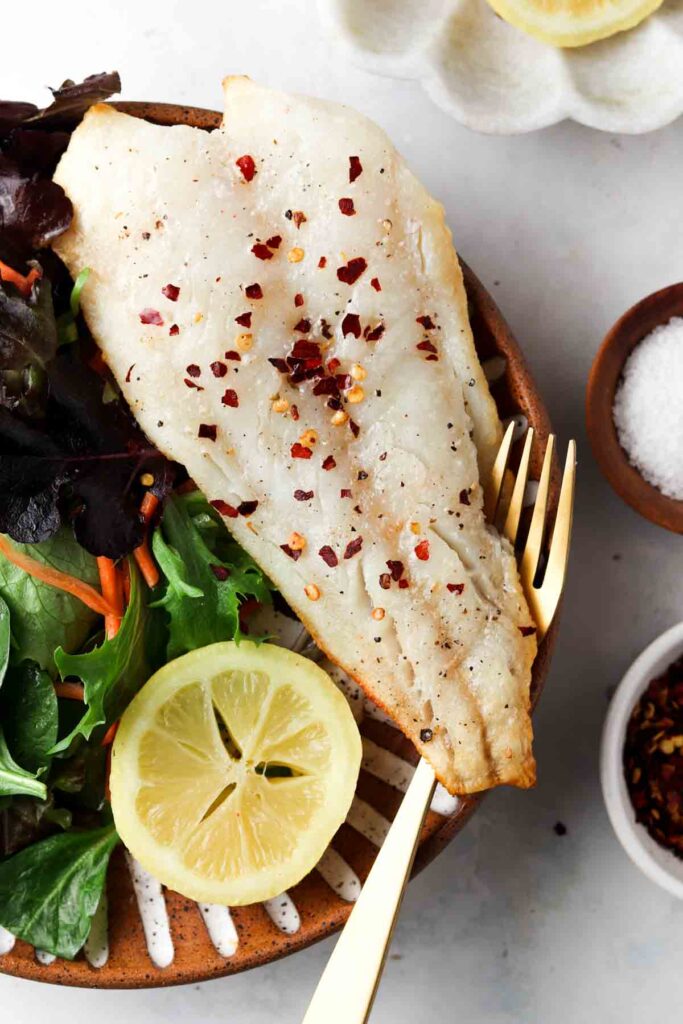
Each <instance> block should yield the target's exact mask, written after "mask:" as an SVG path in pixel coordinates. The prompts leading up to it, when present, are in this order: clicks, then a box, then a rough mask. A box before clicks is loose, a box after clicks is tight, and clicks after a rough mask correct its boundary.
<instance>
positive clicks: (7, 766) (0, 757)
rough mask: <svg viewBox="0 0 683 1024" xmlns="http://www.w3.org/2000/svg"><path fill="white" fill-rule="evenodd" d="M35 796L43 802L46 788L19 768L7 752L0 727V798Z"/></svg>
mask: <svg viewBox="0 0 683 1024" xmlns="http://www.w3.org/2000/svg"><path fill="white" fill-rule="evenodd" d="M18 795H27V796H37V797H39V798H40V799H41V800H44V799H45V797H46V796H47V787H46V786H45V783H44V782H39V781H38V780H37V779H36V776H35V774H32V773H31V772H27V771H26V770H25V769H24V768H20V767H19V765H18V764H17V763H16V761H15V760H14V758H13V757H12V755H11V754H10V752H9V750H8V749H7V743H6V741H5V736H4V733H3V731H2V726H0V796H18Z"/></svg>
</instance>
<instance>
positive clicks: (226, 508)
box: [209, 498, 239, 519]
mask: <svg viewBox="0 0 683 1024" xmlns="http://www.w3.org/2000/svg"><path fill="white" fill-rule="evenodd" d="M209 504H210V505H212V506H213V508H215V509H216V512H220V514H221V515H222V516H225V517H226V519H237V516H238V515H239V513H238V511H237V509H236V508H235V506H234V505H229V504H228V503H227V501H223V499H222V498H215V499H214V500H213V501H210V502H209Z"/></svg>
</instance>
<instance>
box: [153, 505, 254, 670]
mask: <svg viewBox="0 0 683 1024" xmlns="http://www.w3.org/2000/svg"><path fill="white" fill-rule="evenodd" d="M212 511H213V510H212V509H211V507H210V505H208V503H207V502H206V500H205V499H204V498H202V497H201V496H199V498H197V497H195V496H194V495H192V496H191V500H190V501H185V500H183V499H179V498H175V497H173V498H170V499H169V500H168V501H167V502H166V505H165V507H164V517H163V519H162V521H161V523H160V525H159V526H158V527H157V529H156V530H155V531H154V537H153V539H152V548H153V551H154V555H155V557H156V559H157V562H158V563H159V567H160V568H161V571H162V573H163V574H164V576H165V584H164V589H163V595H162V597H161V598H160V600H159V601H157V602H156V606H158V607H160V608H163V609H164V610H165V612H166V614H167V616H168V629H169V642H168V649H167V657H168V659H169V660H171V659H172V658H177V657H178V656H179V655H181V654H185V653H186V652H187V651H193V650H195V649H196V648H198V647H205V646H206V645H207V644H212V643H216V642H217V641H220V640H233V639H238V638H239V635H240V631H239V606H240V603H241V601H242V600H244V599H246V598H248V597H253V598H255V599H256V600H258V601H261V602H262V603H268V604H269V603H270V587H269V584H268V581H267V580H266V578H265V576H264V575H263V573H262V572H261V570H260V569H259V568H258V566H257V565H256V563H255V562H254V561H253V560H252V559H251V558H250V557H249V555H247V553H246V552H245V551H243V550H242V548H240V547H239V545H238V544H236V543H235V542H234V541H233V540H232V538H231V537H230V535H229V533H228V532H227V530H226V529H225V527H224V526H223V524H222V523H220V522H217V521H216V519H215V518H214V516H213V515H212ZM223 577H225V578H223Z"/></svg>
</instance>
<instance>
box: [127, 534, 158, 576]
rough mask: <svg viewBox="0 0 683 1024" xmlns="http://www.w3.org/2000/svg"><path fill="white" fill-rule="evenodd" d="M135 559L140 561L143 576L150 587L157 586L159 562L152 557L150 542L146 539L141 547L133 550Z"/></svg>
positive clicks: (139, 566)
mask: <svg viewBox="0 0 683 1024" xmlns="http://www.w3.org/2000/svg"><path fill="white" fill-rule="evenodd" d="M133 554H134V556H135V561H136V562H137V563H138V569H139V570H140V572H141V573H142V578H143V579H144V581H145V583H146V584H147V586H148V587H156V585H157V583H158V582H159V570H158V568H157V564H156V562H155V561H154V559H153V558H152V553H151V551H150V550H149V544H148V543H147V541H146V540H144V541H143V542H142V544H141V545H140V547H139V548H136V549H135V551H134V552H133Z"/></svg>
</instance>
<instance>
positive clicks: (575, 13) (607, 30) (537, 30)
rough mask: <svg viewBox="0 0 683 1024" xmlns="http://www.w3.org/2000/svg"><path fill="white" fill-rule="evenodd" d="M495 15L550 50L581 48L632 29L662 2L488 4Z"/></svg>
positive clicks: (518, 0)
mask: <svg viewBox="0 0 683 1024" xmlns="http://www.w3.org/2000/svg"><path fill="white" fill-rule="evenodd" d="M489 3H490V5H491V7H493V9H494V11H495V12H496V14H499V15H500V16H501V18H504V19H505V21H509V22H510V24H511V25H514V26H515V27H516V28H521V29H522V30H523V31H524V32H528V33H529V34H530V35H532V36H536V38H537V39H541V40H542V41H543V42H544V43H550V44H551V45H552V46H585V45H586V43H594V42H596V40H598V39H606V38H607V37H608V36H613V35H614V34H615V33H616V32H623V31H624V30H625V29H628V28H634V27H635V26H636V25H638V24H640V22H641V21H643V20H644V19H645V18H647V16H648V15H649V14H652V12H653V11H656V10H657V8H658V7H659V6H660V5H661V3H662V0H489Z"/></svg>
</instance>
